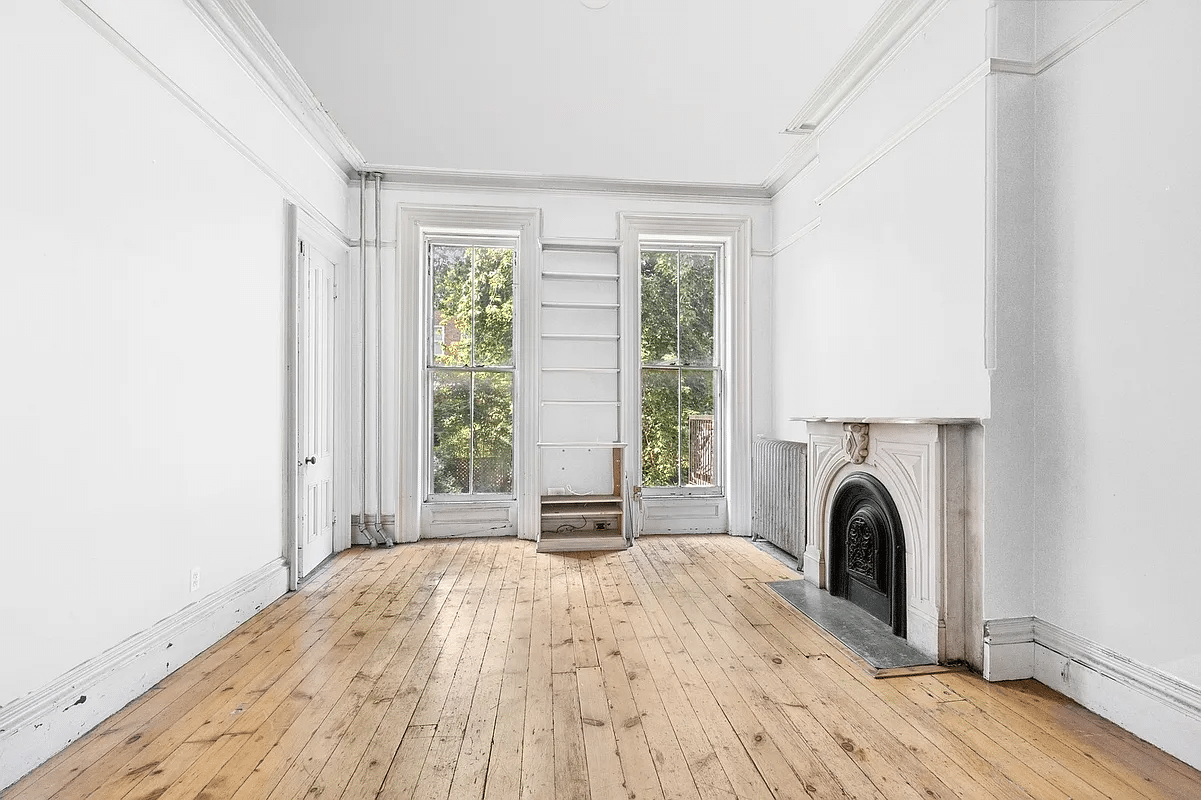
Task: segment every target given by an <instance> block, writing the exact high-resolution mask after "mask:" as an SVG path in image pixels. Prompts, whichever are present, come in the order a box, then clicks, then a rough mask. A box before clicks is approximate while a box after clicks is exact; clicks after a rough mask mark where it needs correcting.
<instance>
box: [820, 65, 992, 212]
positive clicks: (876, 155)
mask: <svg viewBox="0 0 1201 800" xmlns="http://www.w3.org/2000/svg"><path fill="white" fill-rule="evenodd" d="M991 68H992V60H991V59H985V60H984V61H983V62H981V63H980V64H979V65H978V66H977V67H976V68H975V69H973V70H972V71H971V72H969V73H968V74H967V75H965V76H964V77H963V79H961V80H960V81H959V82H958V83H956V84H955V85H954V86H952V87H951V88H950V89H948V90H947V91H946V92H945V93H944V94H943V95H942V97H940V98H938V99H937V100H935V101H934V102H933V103H931V104H930V105H928V106H927V107H926V108H924V109H923V110H922V111H921V112H920V113H919V114H918V115H917V116H916V117H914V118H913V119H911V120H910V121H909V123H908V124H907V125H905V127H903V128H901V129H900V130H899V131H897V132H896V133H894V134H893V135H892V136H891V137H889V138H888V139H887V140H885V142H884V143H883V144H881V145H880V146H879V147H877V148H876V149H875V150H874V151H872V152H871V153H870V154H869V155H868V156H867V157H866V158H864V159H863V160H861V161H860V162H859V163H858V164H856V165H855V166H853V167H851V169H850V171H849V172H847V173H846V174H845V175H843V176H842V177H841V178H839V179H838V180H837V181H835V182H834V183H833V184H832V185H831V186H830V187H829V188H828V189H826V190H825V191H824V192H822V193H821V194H819V195H818V196H817V197H815V198H814V200H813V202H814V203H816V204H817V205H819V206H820V205H822V204H823V203H825V202H826V201H827V200H829V199H830V198H831V197H833V196H834V195H835V194H837V193H838V192H839V191H841V190H842V189H844V188H846V186H847V185H848V184H849V183H850V182H851V181H853V180H855V178H857V177H859V176H860V175H862V174H863V173H864V172H865V171H866V170H867V169H868V167H870V166H871V165H872V164H875V163H876V162H877V161H879V160H880V159H881V158H883V157H884V156H886V155H888V153H890V152H891V151H892V150H893V149H894V148H895V147H896V146H897V145H899V144H900V143H901V142H903V141H905V140H906V139H908V138H909V137H910V136H912V135H913V134H914V133H916V132H917V131H918V130H919V129H920V128H921V127H922V126H923V125H925V124H926V123H927V122H929V121H930V120H932V119H934V118H935V117H936V116H938V115H939V114H940V113H941V112H942V111H944V110H945V109H946V108H947V107H949V106H950V105H951V104H952V103H954V102H955V101H956V100H958V99H959V98H960V97H962V96H963V95H964V94H966V93H967V91H968V90H969V89H971V88H972V87H973V86H975V85H976V84H977V83H979V82H980V81H981V80H982V79H983V78H984V77H985V76H986V75H988V74H989V72H990V70H991Z"/></svg>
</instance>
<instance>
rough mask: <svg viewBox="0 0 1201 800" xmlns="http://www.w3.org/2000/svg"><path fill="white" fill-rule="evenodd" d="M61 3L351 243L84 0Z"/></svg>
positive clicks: (332, 232) (286, 193)
mask: <svg viewBox="0 0 1201 800" xmlns="http://www.w3.org/2000/svg"><path fill="white" fill-rule="evenodd" d="M60 2H61V3H62V4H63V5H64V6H65V7H66V8H67V9H69V10H70V11H71V12H72V13H74V14H75V15H76V16H77V17H79V19H80V20H82V21H83V22H84V23H85V24H86V25H88V26H89V27H90V28H91V29H92V30H94V31H95V32H96V33H97V34H99V35H100V36H101V37H102V38H103V39H104V40H105V41H107V42H108V43H109V44H110V45H112V47H114V48H115V49H116V50H117V52H119V53H121V54H122V55H123V56H125V57H126V58H127V59H129V61H130V62H131V63H132V64H133V65H134V66H136V67H137V68H138V69H140V70H142V72H144V73H145V74H146V75H147V77H149V78H150V79H151V80H153V81H155V82H157V83H158V84H159V85H160V86H161V87H163V89H165V90H166V91H167V93H168V94H170V95H171V96H172V97H174V98H175V99H176V100H178V101H179V102H180V103H182V104H183V106H184V107H185V108H187V109H188V110H189V111H191V112H192V113H193V114H195V115H196V117H197V118H198V119H199V120H200V121H201V122H203V123H204V124H205V125H207V126H208V127H209V129H210V130H212V131H213V133H215V134H216V135H217V136H219V137H220V138H221V139H223V140H224V141H225V142H226V143H227V144H228V145H229V146H230V147H232V148H233V149H234V150H235V151H236V152H237V153H239V154H240V155H241V156H242V157H243V158H245V159H246V160H247V161H248V162H250V164H252V165H253V166H254V167H255V168H256V169H258V170H259V171H260V172H262V173H263V175H265V176H267V178H268V179H270V180H271V181H273V182H274V183H275V185H276V186H278V187H279V189H280V191H281V192H282V193H283V194H284V196H285V197H286V198H287V199H289V200H291V201H292V202H293V203H295V204H296V205H297V206H298V207H300V208H302V209H303V210H304V211H305V213H307V214H308V215H309V216H310V217H311V218H312V219H313V220H314V222H315V223H316V224H317V225H318V226H319V227H320V228H321V229H322V230H323V231H325V233H327V234H329V235H330V236H332V237H334V238H335V239H337V240H339V241H341V242H343V243H344V244H346V245H349V244H350V239H349V237H347V235H346V233H345V232H344V231H343V230H342V228H341V227H339V226H338V224H337V223H336V222H334V221H333V220H332V219H330V218H329V217H327V216H326V215H325V214H324V213H322V211H321V209H319V208H317V207H316V206H315V205H313V204H312V203H310V202H309V200H308V199H307V198H306V197H305V196H304V194H303V193H302V192H301V191H300V190H299V189H297V188H296V187H295V186H293V185H292V184H291V183H289V182H288V180H287V178H285V177H284V176H283V175H281V174H280V173H278V172H276V171H275V170H274V169H273V168H272V167H271V165H270V164H268V163H267V162H266V161H265V160H264V159H263V158H262V157H261V156H260V155H259V154H258V153H257V152H255V150H254V149H253V148H251V147H250V145H248V144H246V143H245V142H244V141H242V140H241V139H240V138H238V135H237V134H236V133H234V132H233V131H231V130H230V129H229V128H227V127H225V125H224V124H223V123H222V122H221V120H219V119H217V118H216V117H214V116H213V115H212V114H211V113H210V112H209V110H208V109H207V108H205V107H204V106H203V105H202V104H201V103H200V102H199V101H198V100H196V98H194V97H192V95H190V94H188V92H187V91H186V90H185V89H184V88H183V87H182V86H180V85H179V84H178V83H176V82H175V81H174V80H172V79H171V76H170V75H168V74H167V73H165V72H163V70H162V69H160V68H159V66H158V65H157V64H155V63H154V62H153V61H151V60H150V59H149V58H148V57H147V56H146V54H145V53H143V52H142V51H141V50H139V49H138V48H137V47H136V46H135V45H134V44H133V42H131V41H129V40H128V39H126V38H125V37H124V36H123V35H121V33H120V31H118V30H117V29H116V28H114V27H113V26H112V25H109V24H108V21H107V20H105V19H104V17H102V16H100V15H99V14H97V13H96V11H95V10H93V9H92V7H91V6H90V5H88V4H87V2H86V0H60Z"/></svg>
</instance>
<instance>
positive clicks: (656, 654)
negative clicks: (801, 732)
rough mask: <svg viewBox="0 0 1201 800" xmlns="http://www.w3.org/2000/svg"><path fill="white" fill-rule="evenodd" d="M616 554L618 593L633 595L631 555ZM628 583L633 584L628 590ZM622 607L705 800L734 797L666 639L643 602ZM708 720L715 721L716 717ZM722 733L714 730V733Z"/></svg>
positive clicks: (747, 761)
mask: <svg viewBox="0 0 1201 800" xmlns="http://www.w3.org/2000/svg"><path fill="white" fill-rule="evenodd" d="M615 558H616V559H618V560H619V561H621V562H623V563H622V564H621V569H619V570H618V569H615V570H613V574H614V578H615V580H616V582H617V588H618V597H619V598H625V597H630V596H631V595H632V593H633V592H634V591H635V589H634V584H635V582H636V580H635V579H632V577H631V575H630V574H629V572H628V571H627V569H628V567H627V564H626V563H624V562H626V561H627V559H628V558H629V557H628V556H627V555H625V554H617V555H616V556H615ZM627 587H629V590H628V591H627ZM621 609H622V612H623V613H624V614H625V616H626V618H627V619H628V620H629V629H630V635H631V636H633V637H634V639H635V640H636V643H637V646H638V648H639V649H640V651H641V655H642V658H643V659H645V663H646V668H647V673H648V675H649V676H650V678H651V681H652V682H653V683H654V686H655V689H656V690H657V692H658V694H659V698H660V701H661V702H662V704H663V710H664V714H665V715H666V716H667V718H668V721H669V722H670V724H671V728H672V731H673V733H674V734H675V737H676V741H677V742H678V743H679V746H680V750H681V752H682V755H683V757H684V760H685V765H686V767H687V770H688V773H689V775H690V777H691V780H692V782H693V783H694V784H695V786H696V789H697V792H698V793H699V794H700V796H701V797H702V798H704V800H726V798H731V797H734V796H735V793H734V788H733V786H732V785H731V783H730V779H729V777H728V776H727V775H726V772H725V769H724V768H723V767H722V763H721V760H720V759H719V758H718V756H717V753H716V751H715V750H714V747H713V745H712V744H711V743H710V741H709V738H708V736H707V734H706V728H707V727H708V726H706V725H704V724H702V722H701V719H700V718H699V717H698V716H697V715H696V712H695V711H694V710H693V708H692V705H691V704H690V703H689V700H688V697H687V695H686V694H685V692H684V687H683V686H682V685H681V683H680V681H679V679H678V678H677V676H676V674H675V671H674V669H673V668H672V665H671V662H670V660H669V659H668V656H667V653H666V652H665V650H664V648H663V640H662V638H661V637H660V636H658V634H657V633H656V632H655V630H654V628H653V626H652V625H651V623H650V620H649V619H648V617H647V615H646V612H645V610H644V609H643V607H642V604H641V603H638V602H635V601H633V600H624V599H623V600H621ZM621 630H622V629H621V628H620V627H619V628H618V641H619V644H620V646H621V647H622V648H623V649H624V648H625V647H627V644H626V643H624V642H623V641H622V638H621V637H622V633H621ZM708 722H709V723H710V724H713V721H712V720H709V721H708ZM717 726H718V727H719V728H720V727H721V725H720V722H719V723H717ZM718 735H719V734H716V733H715V734H714V736H718ZM726 736H727V737H728V738H731V739H732V738H734V735H733V731H732V730H730V731H729V732H728V733H727V734H726ZM743 758H745V762H746V766H747V767H748V768H749V769H753V765H751V764H750V759H749V757H747V756H746V755H745V753H744V754H743ZM670 784H671V781H666V782H664V789H665V792H666V790H667V786H668V785H670ZM759 785H760V786H761V787H762V790H763V791H764V792H766V791H767V786H766V784H762V782H761V781H760V782H759ZM685 792H686V790H685ZM750 796H753V795H750Z"/></svg>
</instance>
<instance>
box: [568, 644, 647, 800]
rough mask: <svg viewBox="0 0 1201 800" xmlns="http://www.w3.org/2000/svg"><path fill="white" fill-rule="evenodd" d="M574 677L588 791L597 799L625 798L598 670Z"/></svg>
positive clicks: (583, 670)
mask: <svg viewBox="0 0 1201 800" xmlns="http://www.w3.org/2000/svg"><path fill="white" fill-rule="evenodd" d="M575 676H576V682H577V685H578V687H579V693H580V697H579V700H580V722H581V723H583V736H584V754H585V756H586V766H587V770H588V788H589V789H590V790H591V792H592V795H593V796H594V797H596V798H602V797H625V796H627V794H628V793H627V790H626V777H625V774H624V772H623V770H622V762H623V760H624V759H623V758H622V756H621V755H620V754H619V753H618V748H617V739H616V738H615V736H614V732H613V718H612V716H611V715H610V713H609V701H608V699H607V698H606V694H605V682H604V677H603V676H602V675H601V668H600V667H581V668H580V669H577V670H576V673H575ZM639 796H640V795H639Z"/></svg>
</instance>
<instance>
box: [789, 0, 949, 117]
mask: <svg viewBox="0 0 1201 800" xmlns="http://www.w3.org/2000/svg"><path fill="white" fill-rule="evenodd" d="M948 2H949V0H889V2H887V3H885V4H884V5H883V6H882V7H881V8H880V10H879V11H878V12H876V15H875V16H874V17H872V19H871V20H870V21H869V22H868V24H867V27H865V28H864V29H863V32H862V33H860V34H859V38H858V39H856V40H855V43H854V44H852V45H851V46H850V48H848V49H847V51H846V53H844V54H843V57H842V58H841V59H840V60H839V62H838V63H837V64H836V65H835V66H834V68H833V69H832V70H831V71H830V73H829V74H828V75H827V76H826V79H825V80H824V81H822V82H821V84H820V85H819V86H818V87H817V89H816V90H815V91H814V93H813V95H812V96H811V97H810V98H809V101H808V102H807V103H805V105H804V106H802V107H801V110H800V111H798V112H797V114H796V116H794V117H793V118H792V121H791V122H789V123H788V125H787V126H786V127H785V128H784V133H791V134H798V135H812V134H816V133H820V132H821V131H822V129H824V128H826V127H828V126H829V125H830V123H831V122H833V121H834V119H836V118H837V117H838V116H839V115H841V114H842V112H843V111H845V110H846V108H847V107H848V106H849V105H850V104H851V102H853V101H854V99H855V98H856V97H858V96H859V94H861V93H862V92H863V90H864V89H866V88H867V86H868V85H869V84H870V83H871V82H872V81H873V80H875V79H876V76H878V75H879V74H880V73H881V72H882V71H883V70H884V68H885V67H886V66H888V64H889V62H891V61H892V60H893V59H894V58H895V57H896V56H897V55H898V54H899V53H900V52H901V50H903V49H904V48H905V45H907V44H909V42H910V41H911V40H912V39H913V38H914V37H915V36H917V34H918V33H920V32H921V30H922V29H923V28H924V27H925V26H926V25H927V24H929V22H930V21H931V20H932V19H934V17H935V16H937V15H938V12H939V11H941V10H942V9H943V8H944V7H945V6H946V5H947V3H948Z"/></svg>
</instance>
